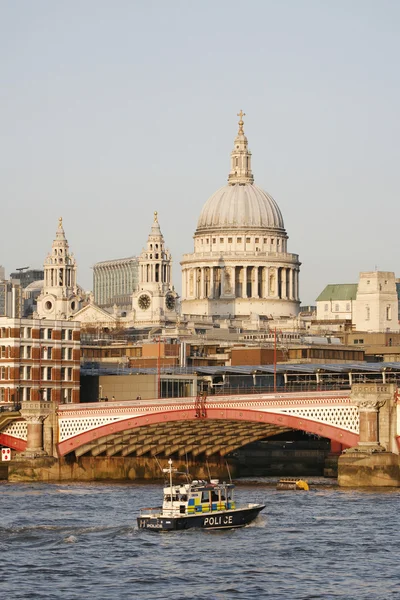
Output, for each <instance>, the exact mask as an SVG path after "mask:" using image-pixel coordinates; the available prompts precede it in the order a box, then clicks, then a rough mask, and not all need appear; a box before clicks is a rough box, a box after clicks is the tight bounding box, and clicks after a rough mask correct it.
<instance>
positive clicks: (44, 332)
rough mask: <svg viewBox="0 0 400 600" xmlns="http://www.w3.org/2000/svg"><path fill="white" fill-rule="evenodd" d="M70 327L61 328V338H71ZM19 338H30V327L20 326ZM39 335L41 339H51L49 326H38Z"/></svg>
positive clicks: (51, 333)
mask: <svg viewBox="0 0 400 600" xmlns="http://www.w3.org/2000/svg"><path fill="white" fill-rule="evenodd" d="M72 332H73V330H72V329H61V339H62V340H72ZM20 335H21V338H24V339H31V338H32V327H21V333H20ZM39 337H40V339H41V340H51V339H53V329H52V328H51V327H47V328H42V327H41V328H40V334H39Z"/></svg>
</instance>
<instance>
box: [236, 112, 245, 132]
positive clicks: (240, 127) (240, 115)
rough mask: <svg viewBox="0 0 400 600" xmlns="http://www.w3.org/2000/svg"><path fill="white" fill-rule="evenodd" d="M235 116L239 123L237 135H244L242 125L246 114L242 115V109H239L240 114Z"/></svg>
mask: <svg viewBox="0 0 400 600" xmlns="http://www.w3.org/2000/svg"><path fill="white" fill-rule="evenodd" d="M237 116H238V117H240V121H239V133H244V131H243V125H244V123H243V117H245V116H246V113H244V112H243V111H242V109H240V112H238V114H237Z"/></svg>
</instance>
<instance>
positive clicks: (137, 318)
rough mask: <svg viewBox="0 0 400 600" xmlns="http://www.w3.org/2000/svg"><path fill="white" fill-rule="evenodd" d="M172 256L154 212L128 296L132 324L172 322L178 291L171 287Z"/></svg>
mask: <svg viewBox="0 0 400 600" xmlns="http://www.w3.org/2000/svg"><path fill="white" fill-rule="evenodd" d="M171 282H172V257H171V254H170V252H169V250H168V249H166V248H165V242H164V237H163V234H162V233H161V229H160V224H159V222H158V215H157V212H155V213H154V220H153V224H152V226H151V230H150V234H149V237H148V238H147V245H146V248H144V249H143V250H142V253H141V255H140V257H139V286H138V290H137V291H136V292H135V293H134V294H133V296H132V312H133V314H132V316H133V321H134V323H135V324H139V323H140V324H143V325H146V324H148V325H158V324H161V323H165V322H167V321H176V317H177V313H178V294H177V293H176V292H175V291H174V288H173V286H172V283H171Z"/></svg>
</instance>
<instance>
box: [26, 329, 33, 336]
mask: <svg viewBox="0 0 400 600" xmlns="http://www.w3.org/2000/svg"><path fill="white" fill-rule="evenodd" d="M26 337H27V338H31V337H32V327H27V328H26Z"/></svg>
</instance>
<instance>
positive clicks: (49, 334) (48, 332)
mask: <svg viewBox="0 0 400 600" xmlns="http://www.w3.org/2000/svg"><path fill="white" fill-rule="evenodd" d="M52 333H53V330H52V329H48V330H47V339H48V340H51V334H52Z"/></svg>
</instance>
